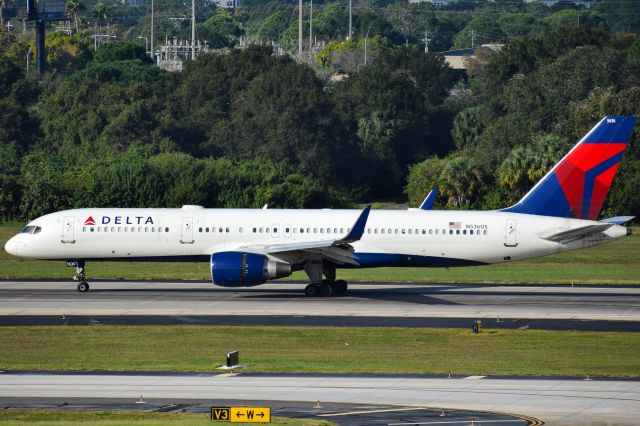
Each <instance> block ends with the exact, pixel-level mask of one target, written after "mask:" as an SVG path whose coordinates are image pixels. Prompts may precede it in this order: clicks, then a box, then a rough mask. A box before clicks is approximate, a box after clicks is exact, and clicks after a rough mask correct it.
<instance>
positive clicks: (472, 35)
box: [471, 30, 476, 49]
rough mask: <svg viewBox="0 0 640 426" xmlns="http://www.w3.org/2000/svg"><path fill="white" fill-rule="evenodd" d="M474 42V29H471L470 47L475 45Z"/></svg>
mask: <svg viewBox="0 0 640 426" xmlns="http://www.w3.org/2000/svg"><path fill="white" fill-rule="evenodd" d="M475 43H476V30H471V48H472V49H473V48H474V47H475V45H476V44H475Z"/></svg>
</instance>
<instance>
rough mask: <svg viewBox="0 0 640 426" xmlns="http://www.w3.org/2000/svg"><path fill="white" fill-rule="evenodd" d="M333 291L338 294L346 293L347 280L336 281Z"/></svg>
mask: <svg viewBox="0 0 640 426" xmlns="http://www.w3.org/2000/svg"><path fill="white" fill-rule="evenodd" d="M333 290H334V291H335V292H336V293H346V292H347V282H346V281H345V280H336V282H335V283H334V284H333Z"/></svg>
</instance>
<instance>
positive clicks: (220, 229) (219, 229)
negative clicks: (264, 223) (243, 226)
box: [218, 228, 262, 234]
mask: <svg viewBox="0 0 640 426" xmlns="http://www.w3.org/2000/svg"><path fill="white" fill-rule="evenodd" d="M260 229H262V228H260ZM218 232H219V233H221V234H222V228H218ZM260 232H262V231H260Z"/></svg>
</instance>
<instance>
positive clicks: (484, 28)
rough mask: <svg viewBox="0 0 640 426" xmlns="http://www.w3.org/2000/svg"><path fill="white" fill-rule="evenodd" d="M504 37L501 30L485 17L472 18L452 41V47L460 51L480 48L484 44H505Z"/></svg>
mask: <svg viewBox="0 0 640 426" xmlns="http://www.w3.org/2000/svg"><path fill="white" fill-rule="evenodd" d="M505 39H506V36H505V34H504V32H503V31H502V28H500V26H499V25H498V24H497V23H496V22H495V21H494V20H492V19H489V18H487V17H486V16H478V17H477V18H473V19H472V20H471V21H470V22H469V23H468V24H467V25H466V26H465V27H464V28H463V29H462V31H460V32H459V33H458V35H456V37H455V38H454V39H453V47H454V48H456V49H462V48H466V47H475V46H480V45H482V44H485V43H500V42H505V41H506V40H505Z"/></svg>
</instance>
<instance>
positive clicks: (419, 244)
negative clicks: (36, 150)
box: [6, 206, 627, 269]
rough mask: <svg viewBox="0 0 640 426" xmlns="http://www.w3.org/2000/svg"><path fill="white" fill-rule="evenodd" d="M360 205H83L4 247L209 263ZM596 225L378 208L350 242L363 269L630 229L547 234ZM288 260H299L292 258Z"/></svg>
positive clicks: (501, 252) (558, 245)
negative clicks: (557, 237) (564, 236)
mask: <svg viewBox="0 0 640 426" xmlns="http://www.w3.org/2000/svg"><path fill="white" fill-rule="evenodd" d="M359 212H360V211H359V210H281V209H268V210H267V209H264V210H262V209H204V208H200V207H195V206H194V207H185V208H179V209H119V208H117V209H116V208H114V209H102V208H95V209H94V208H90V209H76V210H66V211H61V212H57V213H52V214H49V215H45V216H42V217H40V218H38V219H36V220H34V221H32V222H31V223H29V224H28V225H27V227H25V230H26V229H28V227H30V226H32V227H39V230H38V232H37V233H34V232H23V233H20V234H18V235H16V236H15V237H13V238H12V239H11V240H10V241H9V242H8V243H7V245H6V247H7V251H9V252H10V253H12V254H15V255H17V256H19V257H24V258H31V259H50V260H98V259H100V260H130V261H140V260H171V261H192V260H204V261H208V260H209V259H210V257H211V255H212V254H213V253H216V252H226V251H236V250H238V251H241V250H242V247H244V246H247V245H256V244H264V245H270V244H287V243H301V242H305V241H319V240H337V239H339V238H341V237H342V236H344V235H345V234H347V233H348V232H349V231H350V227H351V226H352V225H353V222H354V220H355V219H356V218H357V217H358V214H359ZM598 223H600V222H596V221H590V220H581V219H568V218H558V217H548V216H537V215H528V214H519V213H507V212H500V211H453V210H440V211H425V210H372V211H371V213H370V215H369V218H368V221H367V223H366V228H365V231H364V234H363V235H362V238H361V239H360V240H359V241H356V242H354V243H353V244H352V245H353V249H354V255H355V257H356V260H357V263H358V265H359V266H360V267H378V266H426V267H436V266H447V267H454V266H468V265H479V264H492V263H500V262H508V261H515V260H522V259H527V258H532V257H538V256H544V255H548V254H553V253H559V252H564V251H569V250H575V249H579V248H585V247H590V246H594V245H597V244H602V243H606V242H609V241H613V240H615V239H617V238H620V237H622V236H624V235H626V234H627V229H626V228H625V227H623V226H620V225H612V226H611V227H609V228H608V229H606V230H604V231H603V232H597V233H592V234H589V235H586V236H583V237H582V238H575V239H572V240H570V241H563V242H555V241H550V240H548V239H545V238H543V236H544V235H549V234H554V233H557V232H562V231H567V230H571V229H577V228H581V227H585V226H589V225H594V224H598ZM34 229H35V228H34ZM32 231H33V230H32ZM290 261H291V263H292V264H294V265H295V263H296V262H295V259H292V260H290ZM338 266H340V265H338ZM344 266H345V267H353V266H354V265H344ZM355 266H357V265H355ZM298 269H299V268H298Z"/></svg>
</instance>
